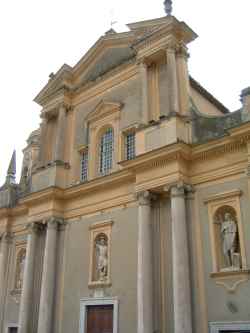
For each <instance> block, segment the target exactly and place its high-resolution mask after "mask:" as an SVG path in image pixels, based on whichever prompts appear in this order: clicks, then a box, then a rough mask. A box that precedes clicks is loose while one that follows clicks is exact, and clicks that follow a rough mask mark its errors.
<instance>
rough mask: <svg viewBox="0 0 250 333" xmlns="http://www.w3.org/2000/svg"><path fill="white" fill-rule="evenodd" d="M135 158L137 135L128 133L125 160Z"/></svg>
mask: <svg viewBox="0 0 250 333" xmlns="http://www.w3.org/2000/svg"><path fill="white" fill-rule="evenodd" d="M133 158H135V133H134V132H131V133H128V134H127V135H126V137H125V159H126V160H132V159H133Z"/></svg>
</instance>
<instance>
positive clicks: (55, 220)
mask: <svg viewBox="0 0 250 333" xmlns="http://www.w3.org/2000/svg"><path fill="white" fill-rule="evenodd" d="M46 223H47V229H58V228H59V227H61V226H63V225H64V224H65V222H64V220H63V218H60V217H50V218H49V219H48V220H47V221H46Z"/></svg>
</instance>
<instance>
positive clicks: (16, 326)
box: [5, 324, 19, 333]
mask: <svg viewBox="0 0 250 333" xmlns="http://www.w3.org/2000/svg"><path fill="white" fill-rule="evenodd" d="M9 328H17V330H18V328H19V326H18V324H7V326H6V329H5V332H6V333H9Z"/></svg>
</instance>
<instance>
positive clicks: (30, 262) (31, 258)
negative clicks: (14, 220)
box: [18, 223, 40, 333]
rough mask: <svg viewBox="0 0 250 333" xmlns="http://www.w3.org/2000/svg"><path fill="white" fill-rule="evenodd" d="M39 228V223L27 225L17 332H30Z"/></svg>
mask: <svg viewBox="0 0 250 333" xmlns="http://www.w3.org/2000/svg"><path fill="white" fill-rule="evenodd" d="M39 229H40V226H39V224H37V223H31V224H30V225H29V226H28V232H29V234H28V241H27V251H26V260H25V267H24V279H23V286H22V294H21V303H20V311H19V329H18V332H19V333H28V332H30V327H29V325H30V322H31V313H32V306H33V304H32V301H33V299H32V295H33V281H34V273H35V258H36V251H35V250H36V246H37V237H38V231H39Z"/></svg>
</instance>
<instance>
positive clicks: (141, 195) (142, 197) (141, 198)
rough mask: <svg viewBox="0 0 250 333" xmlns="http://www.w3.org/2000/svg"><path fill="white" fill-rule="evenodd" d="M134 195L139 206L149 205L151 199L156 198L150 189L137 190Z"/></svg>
mask: <svg viewBox="0 0 250 333" xmlns="http://www.w3.org/2000/svg"><path fill="white" fill-rule="evenodd" d="M136 196H137V200H138V202H139V205H140V206H150V205H151V201H152V200H155V198H156V195H155V194H153V193H151V192H150V191H142V192H138V193H137V194H136Z"/></svg>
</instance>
